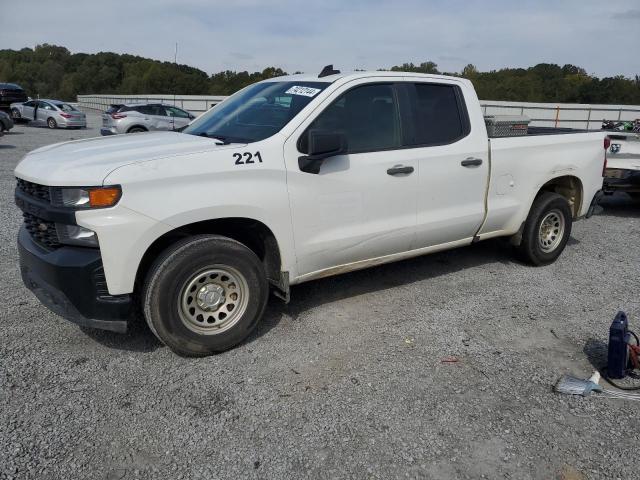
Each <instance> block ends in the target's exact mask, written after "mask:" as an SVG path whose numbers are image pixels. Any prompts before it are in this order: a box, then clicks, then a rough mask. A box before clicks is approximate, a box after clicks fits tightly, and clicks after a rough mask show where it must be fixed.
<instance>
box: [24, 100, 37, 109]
mask: <svg viewBox="0 0 640 480" xmlns="http://www.w3.org/2000/svg"><path fill="white" fill-rule="evenodd" d="M36 103H37V102H35V101H34V100H30V101H28V102H27V103H25V104H24V106H25V107H35V106H36Z"/></svg>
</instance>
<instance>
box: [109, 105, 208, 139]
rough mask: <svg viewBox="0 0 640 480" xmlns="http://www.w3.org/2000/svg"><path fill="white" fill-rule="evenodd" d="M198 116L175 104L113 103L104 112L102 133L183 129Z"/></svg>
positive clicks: (115, 133) (113, 133) (114, 133)
mask: <svg viewBox="0 0 640 480" xmlns="http://www.w3.org/2000/svg"><path fill="white" fill-rule="evenodd" d="M194 118H196V117H195V116H194V115H192V114H191V113H189V112H187V111H186V110H182V109H181V108H178V107H174V106H173V105H164V104H162V103H140V104H130V105H111V106H110V107H109V108H108V109H107V111H106V112H104V113H103V114H102V128H101V129H100V133H101V134H102V135H117V134H120V133H141V132H153V131H158V130H181V129H182V128H184V127H186V126H187V125H188V124H189V123H190V122H191V120H193V119H194Z"/></svg>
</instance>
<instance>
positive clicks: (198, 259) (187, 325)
mask: <svg viewBox="0 0 640 480" xmlns="http://www.w3.org/2000/svg"><path fill="white" fill-rule="evenodd" d="M212 269H222V270H225V269H226V270H227V271H229V272H232V273H231V274H230V276H231V282H232V283H233V280H236V277H234V275H236V276H237V280H239V281H238V283H239V285H238V286H237V288H238V290H237V292H238V293H236V298H235V301H236V302H237V309H236V311H237V312H239V313H237V314H235V316H234V313H233V310H231V309H230V305H229V304H227V303H224V304H221V305H219V306H218V307H219V308H218V309H217V310H215V311H211V312H210V313H211V314H212V315H214V314H215V315H216V316H222V315H225V317H226V316H227V315H226V313H227V310H226V309H229V312H230V313H229V314H228V315H229V320H228V323H227V324H226V326H225V323H224V320H221V321H220V323H219V326H216V325H209V324H207V322H210V321H211V319H212V318H213V317H211V316H210V317H208V318H207V319H204V318H202V319H196V317H195V316H194V313H193V312H190V311H191V310H195V309H191V308H189V309H188V310H189V312H187V311H186V306H192V307H196V308H198V309H199V310H196V311H197V312H201V310H200V307H201V304H200V296H199V294H200V292H201V291H202V289H206V288H207V287H208V286H209V285H211V286H212V287H211V288H219V289H221V290H223V291H224V295H221V296H220V297H221V298H224V299H225V300H224V301H225V302H227V301H228V302H233V301H234V300H231V298H232V297H233V294H234V292H235V291H236V290H235V289H234V288H233V286H232V283H229V284H224V283H222V281H223V280H224V279H225V278H227V281H229V278H228V277H225V275H224V274H223V275H220V277H218V278H217V279H216V280H211V278H214V277H215V274H214V275H211V276H209V275H208V273H206V274H205V272H212ZM203 278H204V279H205V280H204V281H203ZM216 282H219V283H216ZM243 282H244V283H243ZM189 287H191V288H189ZM227 287H229V288H227ZM194 288H197V290H193V289H194ZM192 291H193V292H194V293H193V297H194V298H193V303H192V304H191V303H188V305H187V302H186V300H187V299H191V296H190V295H191V293H190V292H192ZM243 292H245V293H246V295H245V293H243ZM205 295H206V294H205ZM268 296H269V284H268V282H267V276H266V274H265V271H264V267H263V265H262V262H261V261H260V259H259V258H258V257H257V256H256V255H255V254H254V253H253V252H252V251H251V250H249V249H248V248H247V247H245V246H244V245H243V244H241V243H239V242H237V241H235V240H232V239H230V238H227V237H223V236H219V235H197V236H194V237H190V238H187V239H185V240H182V241H180V242H178V243H176V244H174V245H172V246H171V247H170V248H168V249H167V250H165V251H164V252H163V253H162V254H161V255H160V257H159V258H158V259H157V260H156V261H155V262H154V263H153V265H152V266H151V268H150V269H149V272H148V273H147V275H146V279H145V282H144V286H143V288H142V291H141V302H142V309H143V312H144V317H145V320H146V321H147V324H148V325H149V328H150V329H151V331H153V333H154V334H155V335H156V336H157V337H158V339H160V341H161V342H163V343H164V344H165V345H167V346H168V347H169V348H171V350H173V351H174V352H175V353H177V354H179V355H183V356H190V357H203V356H207V355H211V354H214V353H217V352H222V351H225V350H228V349H230V348H232V347H234V346H236V345H237V344H239V343H240V342H242V341H243V340H244V339H245V338H247V336H248V335H249V334H250V333H251V332H252V331H253V329H254V328H255V327H256V325H257V324H258V321H259V320H260V318H261V317H262V315H263V313H264V309H265V307H266V304H267V299H268ZM183 302H185V303H183ZM225 307H226V308H225ZM235 307H236V305H234V309H235ZM183 308H184V309H183ZM205 315H208V313H205ZM198 317H201V315H198ZM215 322H218V318H217V317H216V319H215V320H214V322H212V323H215Z"/></svg>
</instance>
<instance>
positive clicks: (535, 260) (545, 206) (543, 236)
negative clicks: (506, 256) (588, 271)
mask: <svg viewBox="0 0 640 480" xmlns="http://www.w3.org/2000/svg"><path fill="white" fill-rule="evenodd" d="M572 222H573V220H572V215H571V208H570V207H569V202H567V199H566V198H564V197H563V196H562V195H559V194H557V193H553V192H542V193H541V194H540V195H538V197H537V198H536V199H535V201H534V202H533V205H532V207H531V211H530V212H529V216H528V217H527V221H526V223H525V226H524V231H523V235H522V242H521V243H520V245H519V246H518V247H517V252H518V256H519V257H520V258H521V259H522V260H523V261H524V262H526V263H529V264H531V265H536V266H541V265H548V264H550V263H553V262H555V260H556V259H557V258H558V257H559V256H560V254H561V253H562V251H563V250H564V247H565V246H566V245H567V242H568V241H569V236H570V235H571V226H572Z"/></svg>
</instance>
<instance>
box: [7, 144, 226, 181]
mask: <svg viewBox="0 0 640 480" xmlns="http://www.w3.org/2000/svg"><path fill="white" fill-rule="evenodd" d="M226 147H227V148H229V147H230V146H228V145H227V146H226ZM236 147H237V145H236ZM221 148H225V146H222V145H220V144H217V143H216V142H215V141H214V140H211V139H209V138H205V137H197V136H194V135H186V134H183V133H177V132H158V133H136V134H129V135H115V136H112V137H98V138H88V139H84V140H75V141H71V142H64V143H57V144H54V145H47V146H46V147H42V148H38V149H37V150H33V151H32V152H29V153H28V154H27V155H26V156H25V157H24V158H23V159H22V160H21V161H20V163H18V166H17V167H16V169H15V175H16V176H17V177H19V178H22V179H24V180H27V181H30V182H33V183H39V184H41V185H49V186H69V187H73V186H90V185H101V184H102V182H103V180H104V179H105V178H106V177H107V175H108V174H109V173H110V172H112V171H113V170H115V169H116V168H119V167H122V166H124V165H130V164H135V163H141V162H146V161H149V160H155V159H158V158H164V157H171V156H182V155H189V154H193V153H201V152H207V151H210V150H218V149H221Z"/></svg>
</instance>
